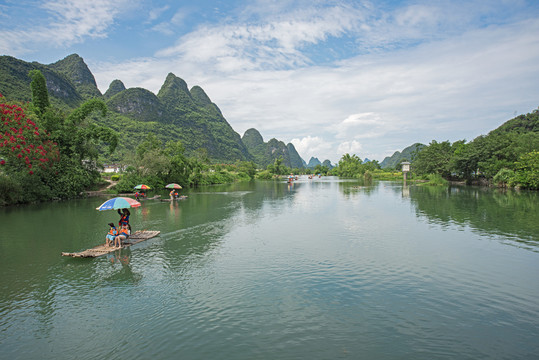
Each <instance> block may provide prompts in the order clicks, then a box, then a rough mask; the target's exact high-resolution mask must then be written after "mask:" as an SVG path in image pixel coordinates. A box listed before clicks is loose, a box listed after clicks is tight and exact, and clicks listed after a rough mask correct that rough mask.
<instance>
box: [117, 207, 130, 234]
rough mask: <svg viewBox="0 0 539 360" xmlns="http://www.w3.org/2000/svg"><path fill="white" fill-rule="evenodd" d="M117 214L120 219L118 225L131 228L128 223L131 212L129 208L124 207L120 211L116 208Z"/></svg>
mask: <svg viewBox="0 0 539 360" xmlns="http://www.w3.org/2000/svg"><path fill="white" fill-rule="evenodd" d="M118 214H119V215H120V221H118V227H119V228H120V229H121V228H122V225H127V227H128V228H129V230H131V225H129V216H130V215H131V213H130V212H129V210H128V209H125V208H124V209H122V210H121V211H120V209H118Z"/></svg>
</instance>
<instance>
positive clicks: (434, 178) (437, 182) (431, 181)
mask: <svg viewBox="0 0 539 360" xmlns="http://www.w3.org/2000/svg"><path fill="white" fill-rule="evenodd" d="M427 179H428V181H427V182H426V183H424V184H423V185H432V186H447V184H448V181H447V180H446V179H444V178H443V177H442V175H440V174H429V175H427Z"/></svg>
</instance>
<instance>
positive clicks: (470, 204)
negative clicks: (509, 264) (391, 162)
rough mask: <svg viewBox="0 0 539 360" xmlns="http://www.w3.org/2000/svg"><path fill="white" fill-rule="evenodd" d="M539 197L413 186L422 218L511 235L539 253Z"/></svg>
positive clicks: (467, 188)
mask: <svg viewBox="0 0 539 360" xmlns="http://www.w3.org/2000/svg"><path fill="white" fill-rule="evenodd" d="M538 196H539V195H538V194H537V193H536V192H530V191H523V192H517V191H499V190H493V189H489V188H485V187H470V186H462V187H460V186H458V187H449V188H447V187H438V186H412V187H410V199H411V201H412V203H413V204H415V206H416V213H417V215H418V216H425V217H427V218H428V219H429V220H430V221H433V222H435V223H438V224H441V225H447V223H449V222H454V223H457V224H459V225H464V226H470V227H471V228H473V229H475V230H478V231H480V232H485V233H487V234H495V235H504V236H509V237H510V238H511V239H512V240H514V241H518V242H519V243H524V244H526V245H531V246H533V247H534V248H535V247H537V248H538V249H537V250H538V251H539V221H538V220H537V219H538V215H539V202H538V200H539V197H538Z"/></svg>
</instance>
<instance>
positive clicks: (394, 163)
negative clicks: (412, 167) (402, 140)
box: [380, 143, 425, 170]
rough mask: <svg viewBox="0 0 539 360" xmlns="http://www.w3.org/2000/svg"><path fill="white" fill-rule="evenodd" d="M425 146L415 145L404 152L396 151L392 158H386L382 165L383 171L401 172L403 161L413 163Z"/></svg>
mask: <svg viewBox="0 0 539 360" xmlns="http://www.w3.org/2000/svg"><path fill="white" fill-rule="evenodd" d="M424 147H425V145H423V144H420V143H415V144H413V145H411V146H408V147H406V148H405V149H404V150H402V152H400V151H395V153H393V155H391V157H386V158H385V159H384V160H383V161H382V162H381V163H380V167H381V168H382V169H396V170H400V168H401V163H402V162H403V161H409V162H411V161H412V160H413V159H414V157H415V155H416V154H417V153H418V152H419V151H421V149H422V148H424Z"/></svg>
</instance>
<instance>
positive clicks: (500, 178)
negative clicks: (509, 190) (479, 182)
mask: <svg viewBox="0 0 539 360" xmlns="http://www.w3.org/2000/svg"><path fill="white" fill-rule="evenodd" d="M492 180H493V181H494V183H495V184H498V186H499V187H506V186H507V185H509V186H511V184H512V183H514V181H515V172H514V171H513V170H510V169H505V168H504V169H500V171H498V173H497V174H496V175H494V178H493V179H492Z"/></svg>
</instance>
